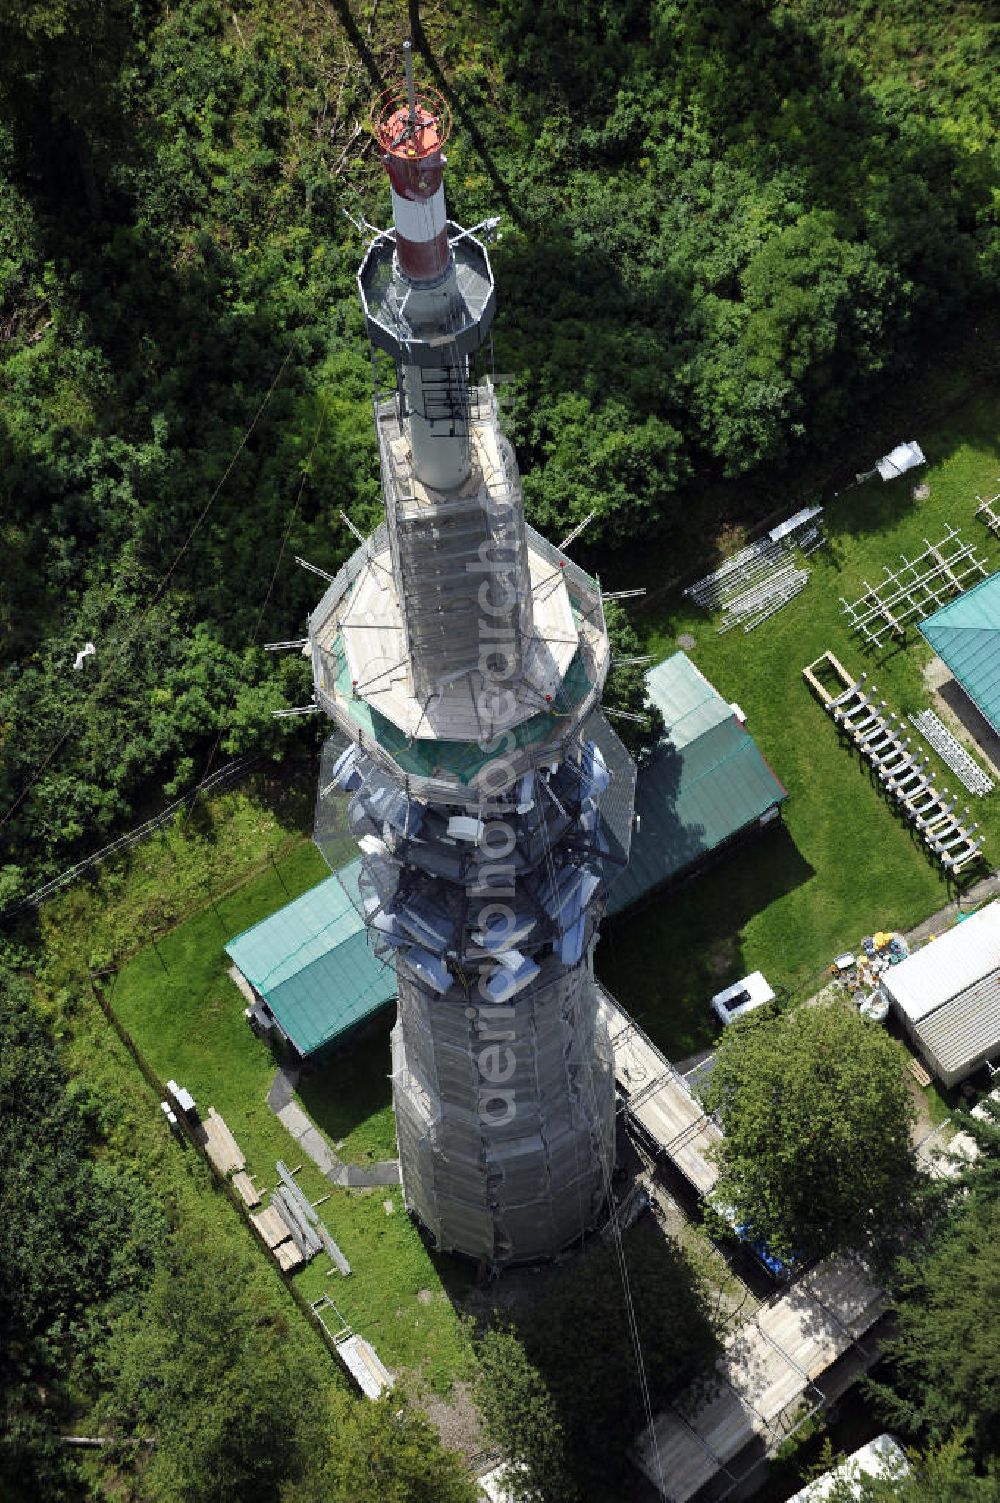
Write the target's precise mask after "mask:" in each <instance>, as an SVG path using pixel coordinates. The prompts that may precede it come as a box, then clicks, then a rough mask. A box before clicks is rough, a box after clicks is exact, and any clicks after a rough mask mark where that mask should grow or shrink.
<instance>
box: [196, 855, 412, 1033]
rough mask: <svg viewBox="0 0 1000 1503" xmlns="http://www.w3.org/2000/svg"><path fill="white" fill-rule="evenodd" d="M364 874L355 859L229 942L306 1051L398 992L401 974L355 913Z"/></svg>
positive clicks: (233, 954)
mask: <svg viewBox="0 0 1000 1503" xmlns="http://www.w3.org/2000/svg"><path fill="white" fill-rule="evenodd" d="M360 871H361V862H360V861H352V862H351V863H350V864H349V865H348V866H345V867H344V868H343V869H342V870H341V871H340V872H338V873H336V874H335V875H334V876H332V877H327V878H326V880H325V881H324V882H320V883H319V885H318V886H316V887H313V888H310V890H309V891H308V892H305V893H303V894H302V896H301V897H299V898H296V899H295V900H294V901H293V902H291V903H286V905H285V907H284V908H279V909H278V911H277V913H272V914H271V915H270V917H269V918H266V919H263V920H262V922H261V923H259V924H254V926H253V928H252V929H247V930H246V931H245V932H244V933H243V934H238V935H237V936H236V937H235V939H231V940H230V941H229V943H228V944H227V945H226V953H227V954H228V955H229V956H230V957H231V959H232V960H233V961H234V963H235V964H236V965H237V966H238V967H239V969H240V970H241V971H242V972H243V974H244V976H245V977H246V978H247V980H248V981H249V982H250V983H251V985H252V986H253V987H254V988H255V989H256V990H257V991H258V992H259V993H260V995H261V996H262V997H263V998H264V999H265V1001H266V1002H267V1005H268V1007H269V1008H270V1009H271V1011H272V1012H273V1013H274V1016H275V1017H276V1018H277V1020H278V1022H279V1023H280V1025H281V1027H282V1028H283V1029H284V1030H285V1032H286V1033H287V1034H288V1037H289V1038H290V1039H291V1040H292V1042H293V1043H294V1044H295V1046H296V1048H297V1049H298V1050H299V1051H300V1052H301V1053H302V1054H313V1053H315V1051H316V1050H317V1049H320V1048H322V1046H323V1045H324V1044H328V1043H330V1042H332V1040H334V1039H335V1038H337V1037H338V1036H339V1035H340V1034H342V1033H346V1032H347V1031H348V1030H349V1029H351V1028H353V1027H354V1026H355V1024H357V1023H359V1022H361V1020H362V1019H363V1018H366V1017H368V1016H369V1015H370V1014H371V1013H373V1012H375V1011H377V1009H378V1008H379V1007H381V1006H382V1005H383V1004H384V1003H385V1002H388V1001H389V999H390V998H391V997H394V996H395V995H396V975H395V972H394V970H393V968H392V967H391V966H385V965H383V964H382V962H381V961H380V960H378V959H377V958H376V956H375V955H374V954H373V953H372V951H371V949H370V948H369V945H368V936H367V933H366V931H365V926H364V923H363V921H362V919H361V917H360V915H359V913H358V912H357V909H356V908H355V903H357V901H358V876H359V873H360ZM352 900H353V901H352Z"/></svg>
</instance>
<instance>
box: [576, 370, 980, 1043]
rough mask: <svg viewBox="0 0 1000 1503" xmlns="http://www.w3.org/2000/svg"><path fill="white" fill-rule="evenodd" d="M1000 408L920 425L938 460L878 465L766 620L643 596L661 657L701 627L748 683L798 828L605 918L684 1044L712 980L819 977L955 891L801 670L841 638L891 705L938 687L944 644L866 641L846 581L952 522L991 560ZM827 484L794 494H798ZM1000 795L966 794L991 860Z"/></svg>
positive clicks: (718, 680) (618, 971)
mask: <svg viewBox="0 0 1000 1503" xmlns="http://www.w3.org/2000/svg"><path fill="white" fill-rule="evenodd" d="M996 412H997V397H996V394H995V393H989V394H988V395H983V396H980V397H978V398H976V399H974V400H970V401H969V402H968V403H967V404H966V405H965V406H964V407H963V408H962V409H961V410H960V411H959V412H957V413H954V412H953V413H951V414H950V415H949V419H948V423H947V426H944V425H942V426H941V427H940V428H939V429H938V430H936V431H935V430H934V429H933V428H928V429H926V430H925V429H922V430H921V432H920V441H921V444H922V447H923V448H924V452H925V453H926V454H927V457H928V461H929V464H928V467H927V468H926V469H924V470H921V471H918V472H916V473H915V475H910V476H907V477H905V478H903V479H901V480H899V481H898V482H896V483H890V484H887V485H883V484H882V482H881V481H879V480H874V481H869V482H867V483H866V484H865V485H863V486H860V487H857V488H855V489H852V490H850V491H848V492H847V493H846V494H845V495H842V496H841V497H840V498H839V499H836V500H834V501H831V502H830V503H829V504H828V506H827V509H826V514H825V523H826V530H827V533H828V536H829V538H830V546H829V548H828V549H821V550H820V551H819V552H817V553H814V554H813V555H812V556H811V558H810V559H809V561H808V567H810V568H811V570H812V577H811V579H810V581H809V583H808V585H807V586H806V588H805V589H804V590H803V591H802V593H801V594H800V595H799V596H798V597H797V598H796V599H795V600H793V601H792V602H791V603H790V604H789V605H787V606H786V607H785V608H784V609H783V610H782V611H781V612H779V614H778V615H777V616H775V617H773V618H771V619H770V620H769V621H767V622H765V623H764V624H763V625H762V626H760V627H758V629H757V630H756V631H754V632H751V633H749V634H745V633H744V632H742V631H740V630H738V629H737V630H736V631H732V632H729V633H727V634H725V635H723V636H719V635H718V634H717V632H716V629H715V628H716V622H715V621H714V620H710V619H709V618H708V617H706V615H705V614H704V613H703V612H701V611H698V610H697V609H695V608H693V607H692V606H690V604H689V603H688V602H687V601H685V600H684V599H683V597H682V596H680V595H679V594H677V593H675V594H673V595H671V596H664V597H660V598H657V599H654V600H653V602H651V603H650V604H649V605H647V606H646V608H645V610H644V611H643V612H642V613H636V625H637V626H638V627H639V629H640V631H641V632H642V634H643V636H644V638H645V642H646V650H647V651H649V652H651V653H653V654H654V655H655V657H656V658H657V659H659V658H661V657H663V656H665V655H667V654H668V653H670V652H673V651H675V650H676V648H677V638H678V636H679V635H680V634H681V633H684V632H689V633H691V635H692V636H694V637H695V639H696V646H695V647H694V648H693V649H692V650H691V651H690V656H691V657H692V658H693V660H694V661H695V662H696V663H697V664H698V666H699V668H701V670H702V671H703V672H704V673H705V675H706V676H707V677H708V678H709V679H710V680H711V682H712V683H713V684H714V685H715V686H716V688H717V689H718V690H719V692H720V693H721V694H722V695H724V697H725V698H726V699H732V700H738V702H739V703H740V705H741V706H742V707H743V709H744V711H745V712H746V714H747V717H748V724H749V728H750V730H751V731H752V732H753V734H754V736H755V737H756V739H757V742H758V744H759V746H760V748H761V750H762V752H763V753H764V756H765V757H766V758H767V760H768V762H769V763H770V764H771V766H772V767H773V769H774V771H775V773H776V774H777V776H778V777H779V778H780V780H781V781H782V783H783V784H784V785H785V787H786V788H787V789H788V794H789V798H788V801H787V803H786V805H785V811H784V812H785V828H784V829H773V830H771V831H769V832H768V833H767V834H766V835H765V836H763V837H762V838H761V839H760V840H759V841H757V842H756V843H754V844H752V845H751V846H749V847H746V848H744V849H742V850H740V851H737V852H736V853H734V854H732V855H728V856H726V857H724V858H723V859H722V860H721V861H720V863H719V864H718V865H717V866H716V867H715V868H714V869H712V870H711V871H709V872H708V873H707V874H706V875H705V876H703V877H701V878H699V879H698V880H696V881H695V882H692V883H690V884H689V885H688V886H686V887H684V888H682V889H681V890H680V891H678V892H675V893H672V894H668V895H665V896H662V897H660V898H658V899H656V900H654V902H652V903H651V904H650V905H649V906H648V907H646V908H645V909H643V910H642V911H640V912H639V913H637V914H635V915H634V916H632V917H628V916H626V917H624V918H622V919H620V920H618V921H616V922H615V923H614V924H611V925H608V926H607V928H606V930H605V937H604V938H603V939H602V941H601V945H600V948H599V950H598V954H597V966H598V971H599V973H600V975H601V976H602V978H603V979H604V980H605V981H606V983H607V984H608V986H609V987H610V988H611V989H612V991H614V992H616V993H617V994H618V995H619V996H620V997H621V1000H622V1002H623V1003H624V1005H625V1006H626V1007H627V1008H628V1009H629V1010H630V1011H632V1012H633V1013H635V1014H636V1015H637V1016H638V1017H639V1018H640V1019H641V1020H642V1022H643V1024H644V1026H645V1027H646V1028H647V1030H648V1031H649V1032H650V1033H651V1034H652V1036H653V1037H654V1038H655V1039H656V1040H657V1042H658V1043H660V1044H661V1045H662V1046H663V1047H664V1048H665V1049H666V1051H667V1053H668V1054H670V1055H672V1056H674V1057H675V1058H681V1057H683V1056H684V1055H686V1054H689V1053H691V1052H692V1051H694V1050H695V1049H697V1048H700V1047H704V1046H705V1045H706V1044H707V1043H709V1042H710V1041H711V1038H712V1037H713V1028H712V1024H711V1022H710V1020H709V1013H708V1007H707V1001H708V997H709V996H710V995H711V994H712V993H713V992H715V991H717V990H719V988H720V987H722V986H724V985H725V984H727V983H728V982H729V981H731V980H735V979H737V978H738V977H739V976H741V975H743V974H745V973H746V972H747V971H751V970H756V969H760V970H762V971H764V973H765V974H766V975H767V977H768V979H769V980H770V981H771V982H772V984H775V985H779V986H783V987H787V988H789V989H790V990H792V991H794V992H805V991H807V990H809V989H810V988H812V987H813V986H814V984H815V983H818V981H819V980H820V977H821V974H822V971H823V968H824V967H825V966H826V965H827V964H828V963H829V961H830V960H831V959H832V957H833V956H834V955H835V954H837V953H838V951H841V950H845V949H853V948H854V947H855V946H856V945H857V944H858V941H859V940H860V938H861V936H862V935H863V934H870V933H871V932H872V931H873V930H875V929H906V928H909V927H911V926H912V925H913V924H915V923H916V922H917V921H918V920H919V919H921V918H923V917H924V916H925V915H927V914H928V913H931V912H933V911H934V910H935V909H936V908H939V907H941V906H943V905H944V904H945V903H946V902H947V901H948V900H949V898H950V897H952V896H954V893H953V891H950V890H949V887H948V885H947V883H946V882H945V880H944V878H943V876H942V875H941V874H940V872H939V870H938V868H937V866H936V864H935V863H934V862H933V861H932V860H931V859H930V857H929V856H928V855H927V854H926V853H925V851H924V849H923V848H922V847H921V846H920V845H919V844H918V843H917V841H916V840H915V838H914V837H913V836H912V835H911V834H910V832H909V829H908V827H907V826H906V825H905V824H904V822H903V821H902V820H901V819H900V818H899V817H898V816H897V815H896V814H895V813H894V812H893V810H892V808H891V807H890V806H889V805H888V804H887V803H886V801H885V800H884V799H883V798H882V797H881V796H880V794H879V793H878V792H877V791H876V788H875V787H873V786H872V783H871V779H870V776H869V773H868V771H867V769H866V767H865V766H864V764H862V763H861V762H860V760H859V758H858V756H857V754H856V753H855V752H853V751H852V750H847V749H845V747H844V746H842V745H841V743H840V741H839V739H838V736H837V733H836V730H835V727H834V725H833V722H832V721H831V719H830V717H829V716H828V715H827V714H826V712H825V711H824V710H823V709H822V707H821V706H820V705H819V704H818V702H817V701H816V700H815V699H814V697H813V696H812V694H811V693H810V692H809V690H808V688H807V686H806V684H805V682H804V680H803V679H802V676H801V673H802V668H803V667H804V666H805V665H806V664H807V663H809V662H811V661H812V660H813V659H815V658H817V657H818V656H819V655H820V653H822V652H823V651H825V650H826V649H827V648H832V649H833V651H834V652H835V654H836V655H837V656H838V657H839V658H840V660H841V661H842V662H843V663H844V664H845V666H846V667H847V668H848V669H849V670H851V671H858V672H860V670H861V669H862V668H866V669H867V671H868V674H869V678H870V679H871V680H872V681H873V682H874V683H875V684H876V685H877V686H878V688H879V690H880V697H882V698H885V699H886V700H887V701H888V707H889V709H890V710H894V711H895V712H896V713H897V714H899V713H905V712H909V711H914V710H917V709H920V708H923V707H925V706H927V705H929V704H930V697H929V693H928V691H927V690H926V689H925V687H924V685H923V680H922V671H923V668H924V666H925V664H927V663H928V662H929V661H930V659H931V657H932V654H931V652H930V649H929V648H928V647H927V646H926V644H925V643H924V641H923V639H922V638H921V637H920V636H919V634H918V633H917V631H916V630H915V628H914V629H911V630H910V631H909V632H908V634H907V639H906V644H905V647H903V648H901V647H899V646H898V645H897V644H893V645H891V646H889V647H887V648H886V649H885V650H883V651H879V652H873V651H871V650H865V648H864V647H863V645H862V642H861V640H860V639H859V638H857V637H853V636H852V635H851V632H850V630H849V625H848V623H847V621H846V618H845V617H844V616H843V615H842V613H841V609H840V596H842V595H843V596H845V597H846V598H848V599H853V598H856V597H857V596H858V595H860V594H861V592H862V590H863V588H864V586H863V584H862V580H863V578H864V577H867V578H868V579H869V580H871V581H872V582H874V581H876V580H878V579H879V578H880V577H881V573H882V566H883V564H887V565H889V566H890V567H892V566H893V565H896V564H898V563H899V555H900V553H906V554H907V555H908V556H909V557H911V558H912V557H914V556H915V555H916V554H917V553H919V552H920V551H921V550H922V548H923V547H924V546H925V543H924V540H925V538H926V539H927V540H929V541H930V542H931V543H935V542H937V541H938V540H939V538H940V537H942V536H943V534H944V531H945V527H946V525H947V524H948V523H951V525H952V526H954V527H957V528H959V529H960V531H961V533H962V536H963V538H964V539H965V540H966V541H970V542H974V543H976V544H977V546H978V548H979V551H980V556H981V557H982V558H983V560H984V562H985V563H986V564H987V567H988V568H989V569H995V568H996V567H998V565H1000V543H998V541H997V539H995V538H993V537H992V536H991V535H990V534H989V533H988V532H987V530H986V528H985V527H984V526H983V525H982V523H980V522H979V521H977V520H976V519H975V518H974V515H973V513H974V511H975V506H976V502H975V499H974V498H975V495H976V493H977V492H979V493H980V494H983V495H985V494H990V495H992V494H993V493H994V492H995V490H996V488H997V485H996V481H997V476H998V474H1000V441H998V436H997V421H996ZM915 480H916V481H924V482H926V483H928V484H929V485H930V497H929V499H927V500H926V501H919V502H918V501H915V500H913V499H912V494H911V492H912V485H913V483H914V481H915ZM812 499H813V498H812V496H810V495H806V494H799V495H795V496H792V495H789V496H788V497H787V511H788V512H789V513H790V512H792V511H794V510H795V509H797V508H798V507H799V506H801V505H803V504H805V503H806V502H807V501H809V500H812ZM779 501H780V498H776V504H778V502H779ZM655 577H656V576H655V572H654V573H653V574H652V575H651V578H653V579H655ZM637 582H638V581H637ZM912 734H913V735H914V737H916V734H917V733H916V732H913V733H912ZM934 760H935V762H936V759H934ZM936 765H937V766H938V768H939V770H940V772H941V778H940V781H941V782H942V783H943V784H946V785H947V786H949V787H952V788H954V787H955V785H956V779H955V777H954V775H953V774H952V773H950V772H949V771H948V769H947V768H945V767H944V766H943V764H940V763H936ZM997 799H998V795H997V794H994V795H993V796H991V797H987V798H986V799H982V800H978V799H975V798H974V797H973V796H972V795H971V794H970V795H967V796H966V797H965V798H964V800H963V802H967V803H969V804H970V806H974V808H973V814H972V818H973V819H975V820H978V821H979V823H980V825H981V827H982V828H983V829H984V830H985V832H986V836H987V839H986V855H987V859H988V862H989V864H990V865H991V866H992V865H995V863H996V861H997V859H998V856H1000V804H998V802H997Z"/></svg>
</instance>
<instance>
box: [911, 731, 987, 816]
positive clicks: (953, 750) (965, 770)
mask: <svg viewBox="0 0 1000 1503" xmlns="http://www.w3.org/2000/svg"><path fill="white" fill-rule="evenodd" d="M909 721H910V724H911V725H912V726H913V727H914V729H915V730H918V731H919V732H920V734H921V735H922V736H924V737H926V739H927V740H928V741H929V742H930V744H931V746H933V748H934V750H935V751H936V752H937V753H938V755H939V756H940V757H941V759H942V760H943V761H944V762H946V763H947V764H948V766H949V767H950V768H951V770H952V772H953V773H954V774H955V776H956V778H958V780H959V781H960V782H961V784H962V785H963V787H965V788H968V790H969V792H970V793H975V794H978V796H979V797H980V798H982V797H983V796H984V794H987V793H992V792H993V786H994V785H993V779H992V778H990V777H987V775H986V773H985V772H983V770H982V768H981V767H980V766H979V764H978V762H976V761H975V760H974V759H973V758H972V757H970V756H969V753H968V752H967V751H966V750H965V747H964V746H962V745H961V744H960V743H959V742H958V741H957V740H956V739H955V737H954V736H953V735H952V733H951V731H949V729H948V727H947V726H946V725H944V724H943V722H942V721H941V720H939V718H938V717H937V715H935V713H934V711H933V710H921V711H920V712H919V714H917V715H910V716H909Z"/></svg>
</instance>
